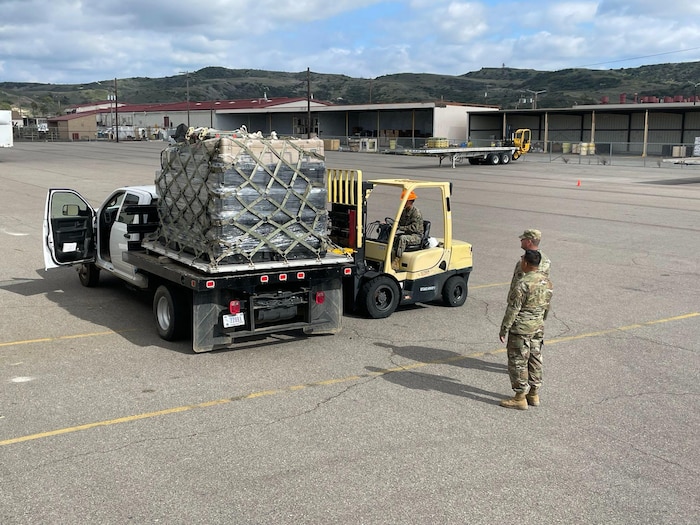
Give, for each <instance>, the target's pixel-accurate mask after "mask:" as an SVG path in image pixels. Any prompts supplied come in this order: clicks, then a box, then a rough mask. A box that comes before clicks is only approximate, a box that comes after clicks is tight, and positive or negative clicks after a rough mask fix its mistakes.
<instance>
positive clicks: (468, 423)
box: [0, 142, 700, 525]
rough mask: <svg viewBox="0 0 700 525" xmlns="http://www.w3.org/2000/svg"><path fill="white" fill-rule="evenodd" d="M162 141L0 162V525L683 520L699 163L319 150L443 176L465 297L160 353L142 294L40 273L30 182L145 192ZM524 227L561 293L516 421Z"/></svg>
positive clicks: (397, 174)
mask: <svg viewBox="0 0 700 525" xmlns="http://www.w3.org/2000/svg"><path fill="white" fill-rule="evenodd" d="M163 147H164V144H163V143H161V142H126V143H124V142H122V143H119V144H115V143H105V142H89V143H24V142H20V143H16V144H15V146H14V147H13V148H11V149H9V150H2V151H0V185H1V187H2V191H1V192H0V241H1V243H2V244H1V245H2V247H3V254H2V264H0V466H1V467H0V522H1V523H3V524H15V523H17V524H20V523H71V524H82V523H91V524H92V523H105V524H111V523H126V522H133V523H156V522H158V523H172V524H179V523H183V524H185V523H187V524H194V523H237V524H248V523H250V524H263V523H264V524H267V523H275V524H302V523H307V524H334V523H337V524H341V523H342V524H345V523H366V524H397V523H401V524H425V523H444V524H462V523H470V524H493V523H520V524H523V525H524V524H536V523H537V524H539V523H563V524H564V523H565V524H590V523H601V524H603V523H605V524H629V523H648V524H654V525H656V524H691V523H693V524H694V523H696V522H697V516H698V515H700V497H699V496H698V490H697V478H698V475H699V474H700V452H699V451H700V439H699V438H698V432H697V429H698V428H700V411H699V410H698V408H699V407H700V403H699V394H700V381H698V370H699V369H700V366H699V365H700V359H699V356H698V351H699V350H700V345H698V340H700V301H699V300H698V297H699V296H700V263H699V262H698V261H700V258H699V257H698V248H699V247H700V179H699V178H698V172H697V170H695V169H693V168H692V167H687V168H686V169H679V168H678V167H676V166H673V165H669V166H666V165H663V164H661V165H659V166H657V165H654V167H648V168H644V169H642V168H630V167H624V166H610V165H583V164H574V163H571V162H569V163H564V162H553V163H543V162H535V161H529V160H528V157H527V156H526V157H524V158H522V159H520V160H518V161H517V162H514V163H512V164H510V165H507V166H495V167H494V166H471V165H458V166H457V168H455V169H452V168H451V167H448V166H443V167H438V163H437V159H434V158H420V157H408V156H401V155H382V154H364V153H350V152H328V153H327V158H326V165H327V166H328V167H340V168H350V169H362V170H363V172H364V174H365V177H368V178H380V177H391V178H404V177H405V178H418V179H426V180H445V179H447V180H450V181H452V182H453V184H454V191H453V198H452V200H451V205H452V212H453V222H454V236H455V237H456V238H458V239H462V240H466V241H469V242H471V243H472V244H473V246H474V270H473V273H472V275H471V278H470V282H469V287H470V290H469V298H468V299H467V302H466V304H465V305H464V306H463V307H461V308H447V307H445V306H443V305H441V304H438V303H436V304H420V305H417V306H413V307H409V308H404V309H401V310H399V311H397V312H396V313H394V314H393V315H392V316H391V317H389V318H387V319H382V320H370V319H364V318H362V317H358V316H354V315H346V316H345V317H344V319H343V323H344V326H343V330H342V332H341V333H340V334H337V335H334V336H310V337H306V336H304V335H302V334H301V333H298V332H292V333H289V334H279V335H275V336H271V337H267V338H262V339H260V340H252V341H248V342H246V343H244V344H241V345H238V346H236V347H235V348H233V349H230V350H222V351H216V352H211V353H205V354H194V353H193V352H192V350H191V347H190V344H189V343H188V342H179V343H168V342H165V341H163V340H161V339H159V338H158V335H157V333H156V330H155V327H154V324H153V321H152V319H151V315H152V314H151V305H150V298H149V297H148V296H147V294H145V293H141V292H135V291H133V290H130V289H128V288H126V287H125V286H123V285H122V284H121V282H120V281H118V280H116V279H113V278H109V277H105V276H102V279H101V282H100V286H99V287H97V288H95V289H87V288H83V287H82V286H81V285H80V283H79V281H78V278H77V275H76V273H75V271H74V270H72V269H59V270H52V271H49V272H45V271H44V269H43V259H42V251H41V245H42V228H41V222H42V217H43V208H44V205H45V199H46V190H47V188H49V187H64V188H74V189H76V190H78V191H80V192H81V193H82V194H83V195H84V196H85V197H87V198H88V199H90V200H91V202H93V203H94V204H95V205H97V204H99V203H101V202H102V200H103V198H104V197H106V196H107V194H108V193H109V192H110V191H111V190H113V189H114V188H116V187H119V186H124V185H134V184H148V183H151V181H152V180H153V177H154V172H155V170H156V169H158V168H159V153H160V151H161V150H162V149H163ZM395 205H396V203H395V202H391V201H387V203H386V206H387V209H392V208H393V206H395ZM416 205H417V206H418V207H419V208H420V209H421V211H422V212H423V215H424V217H425V218H430V216H431V214H432V213H436V212H435V211H434V205H433V204H432V203H430V202H423V203H421V200H420V195H419V198H418V200H417V201H416ZM527 228H537V229H540V230H541V231H542V232H543V240H542V244H541V248H542V250H543V251H544V252H545V253H546V254H547V255H548V256H549V257H550V259H551V260H552V270H551V277H552V280H553V282H554V301H553V311H552V315H551V316H550V318H549V319H548V321H547V323H546V343H545V349H544V387H543V389H542V392H541V398H542V405H541V406H540V407H537V408H532V407H531V408H530V409H529V410H527V411H516V410H506V409H503V408H501V407H499V405H498V403H499V401H500V400H501V399H503V398H505V397H508V396H510V395H511V393H512V391H511V390H510V385H509V381H508V375H507V370H506V356H505V350H504V348H503V345H502V344H501V343H500V342H499V341H498V330H499V325H500V321H501V319H502V317H503V313H504V310H505V299H506V294H507V291H508V284H509V283H510V278H511V276H512V271H513V266H514V265H515V262H516V261H517V260H518V258H519V257H520V255H521V253H522V251H521V250H520V241H519V239H518V235H519V234H520V233H522V231H523V230H524V229H527Z"/></svg>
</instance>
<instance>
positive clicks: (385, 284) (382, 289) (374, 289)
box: [360, 275, 399, 319]
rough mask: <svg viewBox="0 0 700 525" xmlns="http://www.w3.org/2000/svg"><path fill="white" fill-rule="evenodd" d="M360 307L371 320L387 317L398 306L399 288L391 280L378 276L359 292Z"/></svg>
mask: <svg viewBox="0 0 700 525" xmlns="http://www.w3.org/2000/svg"><path fill="white" fill-rule="evenodd" d="M360 298H361V301H362V306H364V309H365V311H366V312H367V315H369V316H370V317H371V318H372V319H383V318H385V317H389V316H390V315H391V314H392V313H394V310H396V307H397V306H398V305H399V287H398V285H397V284H396V282H395V281H394V280H392V279H391V278H389V277H387V276H385V275H380V276H379V277H375V278H374V279H372V280H370V281H367V282H366V283H365V284H364V285H363V286H362V290H361V292H360Z"/></svg>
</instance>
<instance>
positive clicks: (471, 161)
mask: <svg viewBox="0 0 700 525" xmlns="http://www.w3.org/2000/svg"><path fill="white" fill-rule="evenodd" d="M480 161H481V159H480V158H478V157H469V164H471V165H472V166H476V165H477V164H480V163H481V162H480Z"/></svg>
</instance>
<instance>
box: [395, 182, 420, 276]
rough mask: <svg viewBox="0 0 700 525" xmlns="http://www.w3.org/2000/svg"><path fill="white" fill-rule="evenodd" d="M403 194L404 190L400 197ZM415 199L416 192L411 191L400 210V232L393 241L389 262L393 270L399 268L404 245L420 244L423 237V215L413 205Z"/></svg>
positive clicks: (404, 193)
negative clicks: (393, 246)
mask: <svg viewBox="0 0 700 525" xmlns="http://www.w3.org/2000/svg"><path fill="white" fill-rule="evenodd" d="M405 196H406V190H404V191H403V192H402V193H401V198H402V199H403V198H404V197H405ZM415 200H416V194H415V193H414V192H411V193H410V194H409V195H408V200H407V201H406V205H405V206H404V209H403V211H402V212H401V218H400V219H399V227H398V229H399V230H400V231H401V233H400V234H399V235H397V236H396V238H397V242H396V243H395V253H394V258H393V260H392V264H391V266H392V268H393V269H394V270H398V269H399V263H400V260H401V256H402V255H403V251H404V250H405V249H406V246H408V245H409V244H420V242H421V240H422V239H423V216H422V215H421V213H420V210H418V208H416V207H415V206H414V205H413V203H414V201H415Z"/></svg>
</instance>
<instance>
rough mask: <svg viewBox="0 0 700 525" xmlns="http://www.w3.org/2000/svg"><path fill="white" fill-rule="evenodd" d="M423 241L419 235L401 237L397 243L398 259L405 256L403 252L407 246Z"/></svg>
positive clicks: (412, 234)
mask: <svg viewBox="0 0 700 525" xmlns="http://www.w3.org/2000/svg"><path fill="white" fill-rule="evenodd" d="M422 239H423V236H422V235H418V234H417V233H411V234H405V235H399V239H398V241H397V242H396V254H395V255H396V257H401V256H402V255H403V251H404V250H405V249H406V246H408V245H409V244H418V243H419V242H421V240H422Z"/></svg>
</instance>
